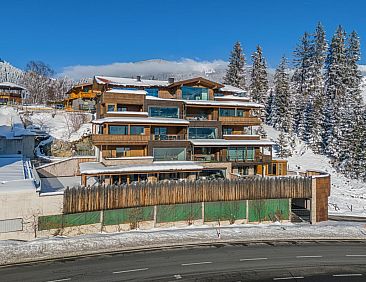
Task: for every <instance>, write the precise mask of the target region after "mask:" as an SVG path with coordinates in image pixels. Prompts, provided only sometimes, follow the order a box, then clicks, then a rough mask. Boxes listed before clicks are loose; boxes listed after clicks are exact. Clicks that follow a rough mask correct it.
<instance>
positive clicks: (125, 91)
mask: <svg viewBox="0 0 366 282" xmlns="http://www.w3.org/2000/svg"><path fill="white" fill-rule="evenodd" d="M106 93H116V94H140V95H146V94H147V92H146V91H145V90H138V89H136V90H132V89H120V88H112V89H111V90H108V91H106Z"/></svg>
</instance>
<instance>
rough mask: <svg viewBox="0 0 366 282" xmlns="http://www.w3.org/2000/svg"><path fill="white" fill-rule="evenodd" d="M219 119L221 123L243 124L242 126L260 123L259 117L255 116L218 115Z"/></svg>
mask: <svg viewBox="0 0 366 282" xmlns="http://www.w3.org/2000/svg"><path fill="white" fill-rule="evenodd" d="M219 121H220V122H221V123H222V125H243V126H255V125H260V124H261V123H262V121H261V119H260V118H257V117H219Z"/></svg>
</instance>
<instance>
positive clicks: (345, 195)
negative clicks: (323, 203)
mask: <svg viewBox="0 0 366 282" xmlns="http://www.w3.org/2000/svg"><path fill="white" fill-rule="evenodd" d="M264 129H265V130H266V132H267V134H268V138H269V139H271V140H273V141H277V140H278V135H279V131H277V130H275V129H273V127H270V126H268V125H264ZM288 166H289V170H292V171H305V170H307V169H312V170H314V169H315V170H322V171H324V172H328V173H330V175H331V182H332V186H331V195H330V198H329V214H334V215H348V216H366V183H364V182H362V181H358V180H355V179H349V178H347V177H345V176H343V175H342V174H340V173H338V172H337V171H336V170H335V169H334V168H333V167H332V166H331V164H330V161H329V159H328V158H327V157H326V156H323V155H318V154H314V152H313V151H312V150H311V149H310V148H308V146H307V145H306V144H305V143H304V142H302V141H300V140H298V139H296V140H295V148H294V150H293V151H292V156H291V157H289V158H288Z"/></svg>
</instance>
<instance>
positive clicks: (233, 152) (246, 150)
mask: <svg viewBox="0 0 366 282" xmlns="http://www.w3.org/2000/svg"><path fill="white" fill-rule="evenodd" d="M227 156H228V160H229V161H252V160H254V148H253V147H229V148H228V155H227Z"/></svg>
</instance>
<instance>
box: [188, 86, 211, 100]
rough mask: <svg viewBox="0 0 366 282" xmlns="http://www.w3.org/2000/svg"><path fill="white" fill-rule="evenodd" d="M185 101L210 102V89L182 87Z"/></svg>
mask: <svg viewBox="0 0 366 282" xmlns="http://www.w3.org/2000/svg"><path fill="white" fill-rule="evenodd" d="M182 99H183V100H208V88H201V87H189V86H182Z"/></svg>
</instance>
